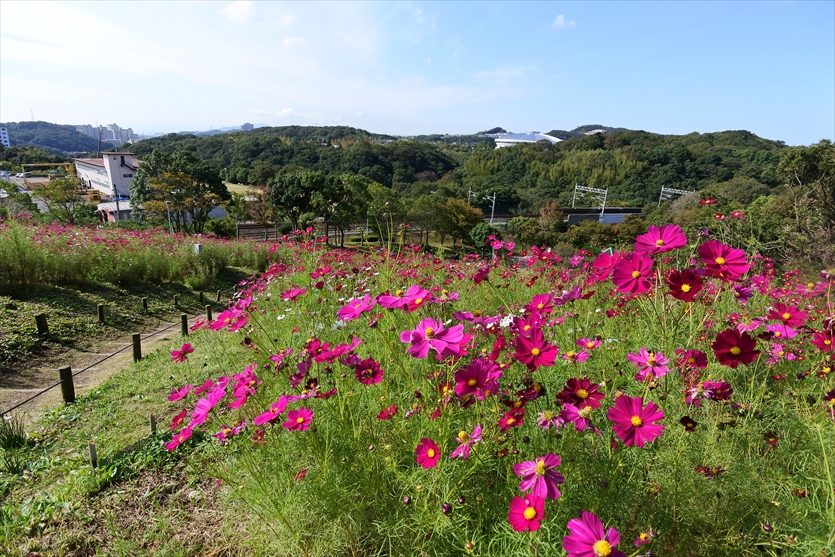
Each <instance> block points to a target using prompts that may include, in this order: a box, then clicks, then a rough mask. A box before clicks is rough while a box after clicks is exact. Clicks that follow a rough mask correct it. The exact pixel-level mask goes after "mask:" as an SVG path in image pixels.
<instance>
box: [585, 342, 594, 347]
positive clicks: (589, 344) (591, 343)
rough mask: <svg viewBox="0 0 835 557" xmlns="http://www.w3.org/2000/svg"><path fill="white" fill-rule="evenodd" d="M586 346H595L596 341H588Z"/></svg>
mask: <svg viewBox="0 0 835 557" xmlns="http://www.w3.org/2000/svg"><path fill="white" fill-rule="evenodd" d="M586 348H594V343H593V342H592V341H588V342H587V343H586Z"/></svg>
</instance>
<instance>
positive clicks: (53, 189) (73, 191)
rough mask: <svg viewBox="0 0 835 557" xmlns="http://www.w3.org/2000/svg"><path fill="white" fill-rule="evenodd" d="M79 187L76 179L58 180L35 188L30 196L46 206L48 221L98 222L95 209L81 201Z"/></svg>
mask: <svg viewBox="0 0 835 557" xmlns="http://www.w3.org/2000/svg"><path fill="white" fill-rule="evenodd" d="M79 186H80V182H79V181H78V179H77V178H69V177H67V178H59V179H57V180H52V181H51V182H47V183H45V184H41V185H39V186H37V187H36V188H35V190H34V192H33V194H32V195H33V196H34V197H35V198H37V199H39V200H41V201H42V202H43V203H44V204H46V207H47V211H46V214H45V216H46V217H47V218H48V219H52V220H54V221H57V222H63V223H69V224H93V223H96V222H99V221H100V219H99V218H97V214H96V213H97V211H96V207H94V206H92V205H89V204H87V203H85V202H84V201H83V200H82V198H81V196H80V195H79V193H78V190H79Z"/></svg>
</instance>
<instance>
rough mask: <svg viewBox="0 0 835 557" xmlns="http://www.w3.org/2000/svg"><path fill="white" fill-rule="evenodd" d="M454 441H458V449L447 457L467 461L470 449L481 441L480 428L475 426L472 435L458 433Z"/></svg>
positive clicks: (463, 432)
mask: <svg viewBox="0 0 835 557" xmlns="http://www.w3.org/2000/svg"><path fill="white" fill-rule="evenodd" d="M455 440H456V441H458V447H457V448H456V449H455V450H454V451H452V454H451V455H449V458H460V459H461V460H467V458H469V456H470V447H471V446H472V445H475V444H476V443H478V442H479V441H481V426H480V425H477V426H475V429H474V430H473V432H472V433H467V432H466V431H464V430H461V431H459V432H458V435H457V436H456V437H455Z"/></svg>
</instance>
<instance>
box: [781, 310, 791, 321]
mask: <svg viewBox="0 0 835 557" xmlns="http://www.w3.org/2000/svg"><path fill="white" fill-rule="evenodd" d="M791 318H792V314H791V313H789V312H786V313H784V314H783V319H787V320H788V319H791Z"/></svg>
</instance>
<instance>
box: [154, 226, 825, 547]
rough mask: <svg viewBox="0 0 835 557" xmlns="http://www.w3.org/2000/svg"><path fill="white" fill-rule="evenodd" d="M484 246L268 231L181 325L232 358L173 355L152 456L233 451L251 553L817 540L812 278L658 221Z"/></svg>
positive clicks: (818, 341) (819, 369)
mask: <svg viewBox="0 0 835 557" xmlns="http://www.w3.org/2000/svg"><path fill="white" fill-rule="evenodd" d="M493 248H494V250H495V251H494V252H495V253H496V254H497V256H496V257H494V258H492V259H481V258H479V257H477V256H468V257H465V258H464V259H463V260H462V261H460V262H458V261H456V262H444V261H441V260H440V259H437V258H435V257H432V256H426V255H421V254H419V253H418V251H417V250H416V249H415V250H413V249H408V248H404V249H401V250H400V251H399V253H398V254H397V255H394V254H392V253H391V252H389V251H387V250H381V251H378V252H371V253H359V252H354V251H349V250H332V251H325V250H323V249H321V247H320V245H319V244H317V243H311V242H306V241H302V242H299V243H296V244H291V243H285V244H283V245H282V246H281V247H280V248H279V250H278V251H279V252H280V253H283V256H282V261H283V263H276V264H273V265H271V266H270V267H269V268H268V269H267V270H266V272H265V273H264V274H263V275H261V276H260V277H259V278H257V279H254V280H253V281H251V282H250V283H248V284H246V285H245V288H244V289H243V290H242V292H241V293H240V295H239V299H238V300H237V301H236V302H235V303H233V304H232V305H231V306H230V307H229V309H227V310H226V311H224V312H223V313H221V314H220V315H218V316H217V319H216V320H214V321H212V322H209V323H199V324H198V328H203V329H208V330H210V331H217V333H214V334H222V332H223V331H226V333H225V334H231V335H234V336H233V337H232V342H234V343H235V344H239V343H240V344H241V345H243V346H245V347H247V348H249V349H250V350H251V354H250V356H249V357H248V358H247V359H245V360H241V359H240V358H239V357H232V356H230V353H229V352H227V351H226V349H225V348H224V343H222V342H217V341H216V340H212V339H211V336H206V337H201V338H202V340H195V345H194V346H192V345H184V346H183V348H182V349H181V350H176V351H174V352H173V353H172V363H171V368H170V369H166V370H165V372H166V374H168V373H171V376H172V377H173V378H174V379H173V380H172V383H171V389H172V394H171V396H170V397H169V400H171V401H173V405H172V410H171V418H172V422H171V425H170V429H171V430H172V431H173V436H172V439H171V441H170V442H169V443H167V448H168V449H169V450H178V451H189V450H192V448H193V447H194V446H195V445H196V444H200V443H209V442H213V443H214V442H216V443H221V444H223V445H225V446H227V447H228V456H227V458H226V459H225V460H223V461H221V462H219V463H218V465H217V467H216V469H214V470H212V471H211V473H212V474H213V475H214V476H216V477H218V478H220V479H221V480H222V482H223V483H225V484H227V485H230V486H234V489H232V490H230V495H229V496H230V497H231V499H232V501H233V502H239V503H240V504H241V505H244V506H245V507H246V508H249V509H251V510H254V511H255V512H256V513H257V514H258V516H259V517H260V518H261V522H260V523H258V524H256V525H252V526H243V527H244V528H248V529H249V530H250V532H249V533H250V535H251V536H252V540H253V542H252V543H253V544H254V545H256V546H259V547H260V548H261V550H262V551H263V552H264V553H265V554H270V555H310V556H312V555H322V556H325V555H452V554H469V553H472V554H474V555H476V554H477V555H496V556H506V555H565V554H566V551H567V552H568V554H569V555H611V556H613V557H614V556H617V555H622V554H626V555H638V554H641V555H649V554H650V553H649V552H652V553H653V554H655V555H671V556H679V555H680V556H688V555H711V556H724V555H727V556H732V555H733V556H736V555H755V554H765V555H826V554H827V552H828V551H829V550H831V548H832V547H833V543H835V482H833V473H832V466H833V462H834V459H835V449H833V447H835V374H833V373H832V369H833V361H832V356H833V354H835V346H833V337H835V313H833V300H832V288H833V286H835V279H833V277H832V276H831V275H829V274H826V273H824V274H822V275H821V276H820V277H817V278H816V279H806V280H801V279H800V278H799V276H798V274H796V273H793V272H790V273H786V274H784V275H779V274H778V273H776V271H775V270H774V268H773V265H772V264H771V261H770V260H768V259H767V258H763V257H760V256H758V255H756V254H746V253H744V252H743V251H742V250H738V249H735V248H733V247H731V246H728V245H726V244H723V243H722V242H720V241H716V240H710V239H702V238H700V239H699V240H697V241H695V242H694V241H693V240H692V239H687V238H685V237H684V235H683V234H682V233H681V230H680V229H678V227H674V226H669V227H664V228H661V229H659V228H657V227H652V228H651V229H650V230H649V231H648V232H647V234H644V235H641V236H639V237H638V239H637V240H636V243H635V246H634V247H632V248H631V250H629V251H626V250H624V251H620V252H614V254H613V255H609V254H607V253H604V254H601V255H599V256H597V255H595V254H591V253H588V252H584V251H581V252H579V253H577V254H575V255H574V256H573V257H571V258H570V260H569V261H565V262H564V261H562V260H561V259H560V258H559V257H558V256H556V255H555V254H554V253H553V252H551V251H548V250H540V249H532V250H529V251H528V252H525V253H523V254H519V255H515V256H514V254H512V253H508V249H512V246H508V245H504V244H502V243H501V242H494V245H493ZM192 351H196V352H197V354H198V355H200V356H201V357H203V358H206V360H207V362H209V363H210V366H209V367H206V368H196V367H195V368H192V367H190V365H189V355H190V353H191V352H192ZM221 370H222V371H221ZM609 528H613V529H614V530H607V529H609ZM615 530H616V531H617V532H618V533H619V534H617V535H616V534H615V533H614V532H615ZM618 537H619V538H620V540H619V543H616V542H617V541H618V539H617V538H618ZM583 551H585V553H583ZM620 552H622V553H620Z"/></svg>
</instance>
